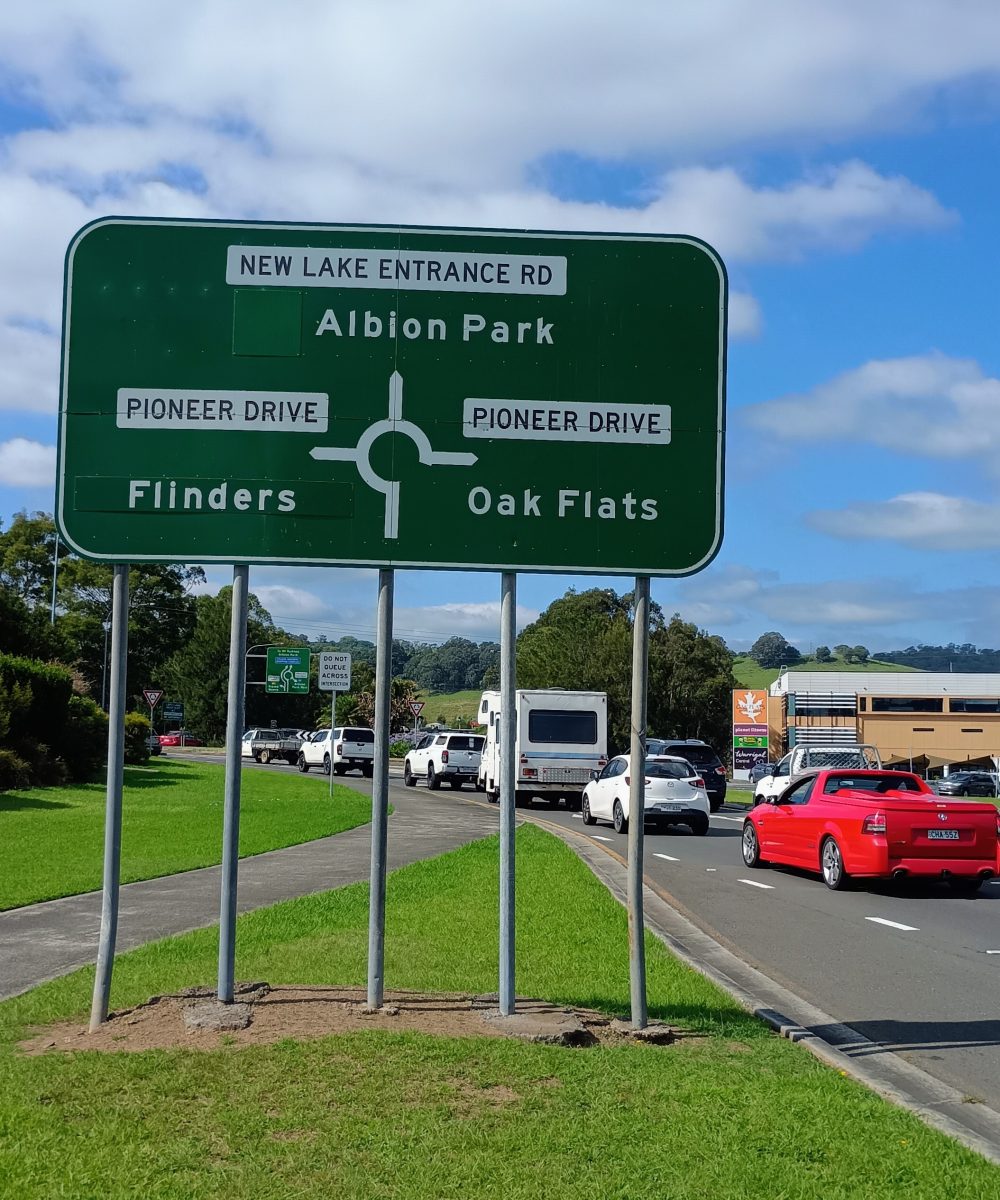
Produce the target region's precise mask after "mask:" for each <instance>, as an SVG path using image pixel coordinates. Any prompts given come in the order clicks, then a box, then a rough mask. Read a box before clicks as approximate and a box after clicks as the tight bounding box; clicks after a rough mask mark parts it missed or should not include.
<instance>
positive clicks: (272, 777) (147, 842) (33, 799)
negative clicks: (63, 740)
mask: <svg viewBox="0 0 1000 1200" xmlns="http://www.w3.org/2000/svg"><path fill="white" fill-rule="evenodd" d="M241 793H242V798H241V812H240V854H241V856H244V857H245V856H247V855H250V854H260V853H262V852H263V851H265V850H277V849H279V848H280V847H282V846H294V845H296V844H298V843H299V842H308V841H311V840H312V839H313V838H318V837H326V836H327V835H328V834H331V833H339V832H340V831H341V830H344V829H353V828H354V826H356V825H362V824H364V823H365V822H366V821H368V820H370V818H371V802H370V801H369V800H368V799H367V798H366V797H364V796H359V795H358V794H357V793H356V792H353V791H351V789H350V788H345V787H337V786H336V785H335V786H334V789H333V802H332V803H331V802H330V801H329V800H328V799H327V788H326V781H325V780H324V781H323V782H322V783H320V782H318V781H317V780H316V779H309V778H303V777H302V776H301V775H299V774H297V773H294V772H289V773H288V774H287V775H285V774H278V773H277V772H274V771H244V772H243V778H242V786H241ZM104 796H105V785H104V784H103V783H91V784H84V785H83V786H81V787H72V788H33V789H31V790H28V791H22V792H4V793H0V821H2V823H3V824H2V828H3V837H2V838H0V910H2V909H8V908H17V907H19V906H20V905H22V904H34V903H36V902H37V901H39V900H51V899H54V898H55V897H57V896H72V895H76V894H77V893H79V892H88V891H91V890H92V889H94V888H99V887H100V886H101V863H102V856H103V853H104ZM222 796H223V768H222V767H221V766H214V765H210V764H206V763H193V762H172V761H164V760H162V759H159V760H154V761H152V762H150V764H149V765H148V766H143V767H126V768H125V791H124V795H123V799H122V883H133V882H134V881H135V880H137V879H154V878H156V877H157V876H160V875H172V874H174V873H175V872H176V871H189V870H191V869H192V868H194V867H208V866H212V865H213V864H215V863H217V862H219V861H220V856H221V852H222Z"/></svg>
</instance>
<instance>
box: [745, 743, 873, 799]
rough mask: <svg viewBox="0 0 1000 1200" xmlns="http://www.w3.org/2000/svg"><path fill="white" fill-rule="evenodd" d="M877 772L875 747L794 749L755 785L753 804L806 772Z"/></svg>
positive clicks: (775, 793) (803, 747)
mask: <svg viewBox="0 0 1000 1200" xmlns="http://www.w3.org/2000/svg"><path fill="white" fill-rule="evenodd" d="M839 769H843V770H846V771H880V770H881V769H882V759H881V757H880V755H879V752H878V750H876V749H875V747H874V746H868V745H859V746H796V747H795V749H794V750H791V751H789V753H788V754H786V755H785V757H784V758H782V759H779V760H778V761H777V762H776V763H775V764H774V767H773V769H772V770H771V772H770V773H769V774H767V775H764V776H763V777H762V778H760V779H758V780H757V782H756V784H754V790H753V802H754V804H760V803H762V802H763V801H764V800H768V799H770V797H771V796H777V794H778V793H779V792H783V791H784V790H785V788H786V787H788V785H789V784H790V783H791V782H792V781H793V780H795V779H797V778H798V777H799V776H800V775H802V774H804V773H805V772H806V771H824V770H839Z"/></svg>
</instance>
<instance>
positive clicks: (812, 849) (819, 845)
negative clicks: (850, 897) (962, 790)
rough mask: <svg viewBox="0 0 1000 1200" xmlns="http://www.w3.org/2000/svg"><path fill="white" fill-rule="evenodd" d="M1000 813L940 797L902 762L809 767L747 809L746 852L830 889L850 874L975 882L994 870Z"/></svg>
mask: <svg viewBox="0 0 1000 1200" xmlns="http://www.w3.org/2000/svg"><path fill="white" fill-rule="evenodd" d="M998 838H1000V814H998V813H997V810H996V809H995V808H994V807H993V805H992V804H979V803H976V802H974V801H972V802H970V801H966V802H962V801H954V800H950V801H949V800H942V799H941V798H940V797H939V796H938V795H936V794H935V793H934V792H932V791H931V789H930V788H929V787H928V786H927V784H926V783H925V782H924V781H923V780H922V779H921V778H920V777H919V776H918V775H912V774H910V773H909V772H906V771H882V770H879V771H864V770H856V771H852V770H824V771H810V772H808V773H807V774H805V775H803V776H801V777H800V778H798V779H796V780H795V781H794V782H793V783H791V784H789V785H788V786H787V787H786V788H785V789H784V791H782V792H779V793H778V795H776V796H771V797H769V798H768V799H766V800H764V802H763V803H761V804H758V805H757V806H756V807H754V808H752V809H750V811H749V812H748V813H747V816H746V819H745V820H744V822H743V837H742V852H743V862H744V863H745V864H746V866H748V867H759V866H763V865H765V864H767V863H781V864H784V865H786V866H791V867H803V868H804V869H805V870H807V871H818V872H819V873H820V875H821V876H822V878H823V882H824V883H825V884H826V886H827V887H828V888H831V889H832V890H834V891H836V890H839V889H840V888H843V887H845V886H846V885H847V883H848V881H849V880H850V878H851V877H852V876H856V877H859V878H867V879H900V878H904V877H908V876H912V877H920V878H936V879H945V880H947V881H948V883H950V884H951V885H952V886H953V887H955V888H956V889H961V890H963V891H969V892H972V891H975V890H976V889H978V888H979V887H980V885H981V884H982V883H983V882H984V881H985V880H987V879H989V878H991V877H992V876H994V875H995V874H996V873H997V867H998V859H997V842H998Z"/></svg>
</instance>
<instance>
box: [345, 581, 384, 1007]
mask: <svg viewBox="0 0 1000 1200" xmlns="http://www.w3.org/2000/svg"><path fill="white" fill-rule="evenodd" d="M394 584H395V577H394V572H392V571H387V570H382V571H379V573H378V628H377V631H376V634H375V639H376V648H375V763H374V766H373V775H372V862H371V886H370V892H369V902H368V1007H369V1008H370V1009H379V1008H381V1007H382V999H383V997H384V995H385V875H386V856H387V829H386V826H387V824H388V821H389V684H390V682H391V674H392V594H393V588H394ZM330 770H331V774H332V771H333V764H332V763H331V766H330Z"/></svg>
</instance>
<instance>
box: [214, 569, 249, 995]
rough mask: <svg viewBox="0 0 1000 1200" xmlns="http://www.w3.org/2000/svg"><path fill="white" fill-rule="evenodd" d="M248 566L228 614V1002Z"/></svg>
mask: <svg viewBox="0 0 1000 1200" xmlns="http://www.w3.org/2000/svg"><path fill="white" fill-rule="evenodd" d="M249 594H250V568H249V567H245V566H237V567H233V596H232V604H233V607H232V617H231V620H230V624H229V696H228V703H227V709H226V783H225V800H224V809H223V824H222V891H221V897H220V901H219V986H218V996H219V1000H220V1001H221V1002H222V1003H223V1004H231V1003H232V1000H233V987H234V982H233V981H234V978H235V971H236V888H237V880H238V875H239V864H240V778H241V777H240V772H241V770H242V766H243V760H242V743H241V739H242V737H243V717H244V714H245V712H246V707H245V705H246V662H247V660H246V650H247V607H248V599H249Z"/></svg>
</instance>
